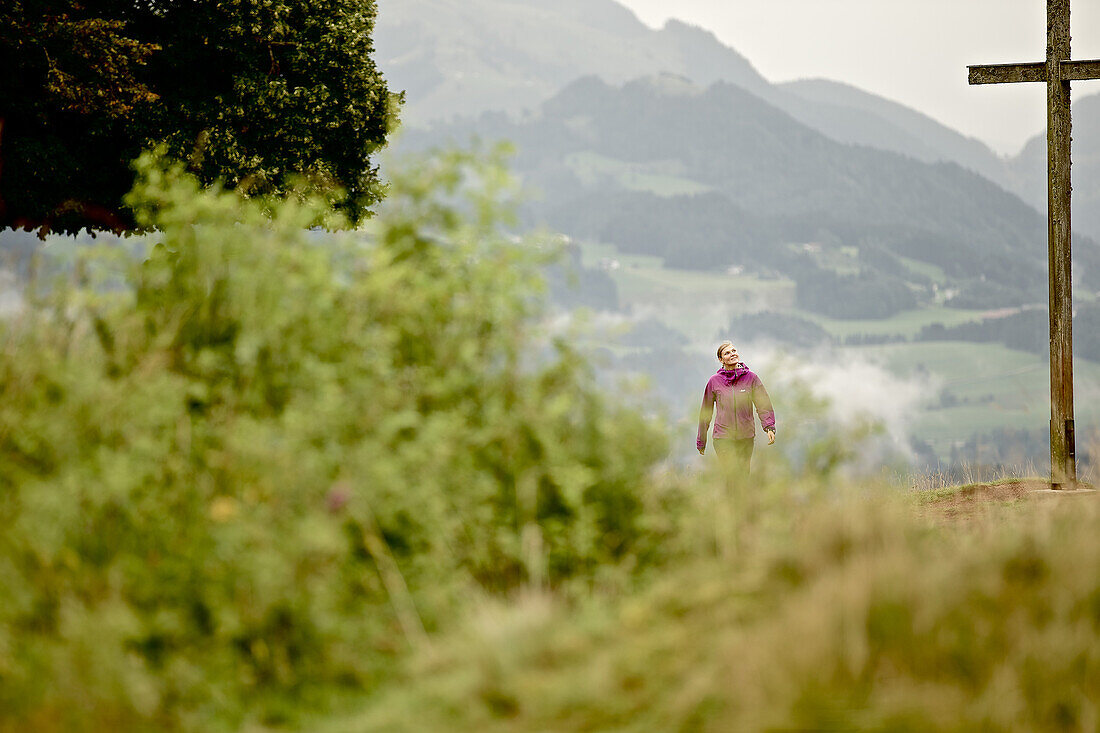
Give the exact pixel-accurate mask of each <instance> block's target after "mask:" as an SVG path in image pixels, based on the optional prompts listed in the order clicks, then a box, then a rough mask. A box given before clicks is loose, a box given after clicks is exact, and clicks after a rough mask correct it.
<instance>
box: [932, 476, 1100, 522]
mask: <svg viewBox="0 0 1100 733" xmlns="http://www.w3.org/2000/svg"><path fill="white" fill-rule="evenodd" d="M1082 488H1083V489H1084V490H1083V491H1070V492H1053V491H1050V484H1049V483H1048V482H1047V481H1045V480H1043V479H1039V478H1025V479H1008V480H1004V481H996V482H993V483H984V484H968V485H966V486H961V487H958V488H953V489H946V490H945V489H941V490H938V491H930V492H928V496H927V497H919V498H918V502H919V505H920V510H921V513H922V514H925V515H927V516H930V517H934V518H939V519H945V520H960V519H961V520H967V519H971V518H973V517H974V516H976V515H978V514H981V513H984V512H986V511H988V510H989V509H990V508H991V507H994V506H998V505H1000V506H1009V505H1012V504H1014V503H1016V502H1021V501H1043V500H1055V501H1074V500H1085V501H1088V500H1090V499H1096V498H1097V497H1098V494H1097V493H1096V490H1095V487H1093V486H1091V485H1084V484H1083V485H1082Z"/></svg>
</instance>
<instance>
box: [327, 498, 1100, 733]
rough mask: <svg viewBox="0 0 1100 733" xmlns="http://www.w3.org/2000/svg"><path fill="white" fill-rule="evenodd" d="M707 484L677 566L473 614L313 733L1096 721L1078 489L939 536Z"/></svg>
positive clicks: (900, 506) (1090, 512)
mask: <svg viewBox="0 0 1100 733" xmlns="http://www.w3.org/2000/svg"><path fill="white" fill-rule="evenodd" d="M808 482H809V483H808ZM707 486H711V487H712V488H715V489H717V487H715V486H714V484H713V483H712V482H700V483H699V484H698V485H697V487H696V488H697V490H699V493H698V494H697V498H696V502H695V504H694V506H693V507H689V508H688V509H686V510H685V511H684V513H683V514H682V515H681V519H682V521H684V524H683V525H682V527H681V531H678V532H677V533H676V537H678V538H681V540H682V541H687V542H692V541H694V543H695V549H694V556H695V559H694V560H693V561H687V562H683V563H679V564H677V565H676V566H675V567H670V568H668V570H667V571H666V572H664V573H662V575H661V577H660V579H659V581H658V582H657V583H656V584H655V585H654V586H653V587H652V588H651V589H649V590H647V591H645V592H643V593H636V594H632V595H629V596H625V597H609V598H608V597H605V598H602V599H600V600H599V601H598V602H595V603H592V604H588V605H587V606H585V607H582V608H579V609H578V608H575V607H571V606H567V605H564V604H561V603H559V602H557V601H555V600H554V599H553V598H550V597H528V598H525V599H522V600H521V602H519V603H516V604H513V605H512V606H510V607H503V606H501V605H500V604H496V603H490V604H486V606H485V607H484V608H483V609H482V611H481V613H480V614H473V615H472V619H473V621H472V622H470V623H467V624H466V625H465V626H464V628H463V630H462V631H461V633H454V634H452V635H451V636H450V637H449V639H448V643H447V644H445V645H442V646H441V648H438V649H437V650H436V651H435V652H434V653H432V654H424V655H421V656H420V659H419V662H418V663H417V664H414V665H411V666H410V667H409V668H408V670H407V671H406V673H405V675H404V676H403V677H402V678H400V679H399V680H397V681H395V683H394V684H393V685H391V686H390V687H389V688H388V689H387V690H386V694H384V695H381V696H379V697H378V698H377V699H375V700H374V701H372V704H370V705H369V706H366V707H365V708H364V709H363V710H362V711H361V712H360V713H358V714H356V715H354V716H350V717H346V718H341V719H337V720H335V721H333V722H330V723H329V724H328V725H327V726H326V725H318V726H317V727H318V729H319V730H323V731H327V730H332V731H336V730H362V731H387V732H390V733H398V732H399V731H422V730H477V731H576V730H617V731H671V730H678V731H701V732H704V731H731V730H891V731H901V730H904V731H963V730H989V731H1021V730H1026V731H1052V730H1065V731H1079V730H1080V731H1084V730H1095V729H1096V726H1097V723H1098V721H1100V704H1098V701H1097V698H1096V690H1098V689H1100V591H1098V589H1097V585H1096V578H1097V577H1098V576H1100V539H1098V538H1097V534H1096V529H1095V528H1096V522H1097V520H1098V519H1100V516H1098V512H1097V506H1096V501H1095V498H1091V499H1090V498H1088V497H1073V498H1064V499H1061V500H1054V499H1051V500H1047V501H1043V500H1038V499H1030V500H1026V499H1025V500H1023V502H1022V503H1019V504H1015V505H1007V506H1006V505H998V504H990V505H987V506H986V507H985V511H981V510H980V508H979V511H978V513H976V514H974V515H971V516H969V517H968V518H967V519H966V521H965V522H963V523H960V524H957V525H952V524H947V525H945V524H943V523H942V522H943V521H944V520H943V519H942V517H941V518H940V519H939V520H938V522H939V523H936V521H937V520H936V519H935V517H934V516H932V514H934V513H930V514H925V513H924V512H925V510H923V509H921V508H920V507H921V506H923V505H924V502H922V501H913V500H912V499H910V498H908V497H905V496H903V495H899V494H897V493H894V494H892V495H890V494H889V493H888V492H884V491H882V487H881V486H879V487H877V488H876V487H872V486H862V487H858V490H855V491H850V492H837V491H835V489H830V490H827V491H822V489H823V488H824V487H827V486H828V484H827V483H826V484H817V483H813V482H812V479H807V480H804V481H800V482H799V481H796V482H793V483H788V482H786V481H785V482H783V483H772V484H770V485H768V486H757V487H756V491H754V492H753V493H751V494H744V495H741V496H736V495H726V496H725V497H724V498H722V499H717V500H715V499H714V498H712V497H713V496H714V493H707V492H706V491H705V488H706V487H707ZM944 496H946V495H944ZM938 498H939V499H942V498H943V496H939V497H938ZM716 501H717V502H718V503H721V502H723V501H725V502H730V503H732V504H733V506H734V508H735V509H736V511H735V512H733V513H732V514H733V516H734V517H736V521H735V523H734V526H733V530H732V536H733V537H734V538H735V539H736V543H735V546H734V548H733V549H732V551H730V552H728V553H726V554H725V555H724V556H717V557H716V556H715V555H714V553H713V552H712V551H711V550H710V548H709V546H708V545H709V540H710V539H711V538H713V537H714V532H713V531H709V532H708V531H707V530H708V527H707V524H708V522H710V521H711V517H713V516H715V515H716V514H718V513H721V512H716V510H715V506H716V504H715V502H716ZM690 517H694V520H692V521H689V520H688V518H690ZM685 549H687V548H685Z"/></svg>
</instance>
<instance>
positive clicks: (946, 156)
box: [777, 79, 1007, 183]
mask: <svg viewBox="0 0 1100 733" xmlns="http://www.w3.org/2000/svg"><path fill="white" fill-rule="evenodd" d="M777 86H778V88H779V89H780V90H782V91H785V92H789V93H791V94H793V95H795V96H797V97H800V98H802V99H804V100H806V101H808V102H813V103H815V106H814V107H812V108H811V109H810V110H807V111H808V112H810V113H812V114H813V117H812V118H809V119H808V118H807V115H803V114H796V113H795V110H794V109H793V108H792V105H789V104H788V105H784V104H780V105H779V106H781V107H783V108H784V109H786V110H787V111H788V112H791V114H792V116H794V117H795V118H796V119H799V120H801V121H802V122H804V123H805V124H807V125H810V126H811V127H814V128H815V129H818V130H820V131H821V132H824V133H825V134H826V135H828V136H829V137H831V138H833V139H834V140H837V141H839V142H848V143H857V144H860V145H870V146H871V147H875V148H881V149H883V150H892V151H894V152H896V153H901V154H902V155H908V156H910V157H913V158H916V159H917V160H923V161H925V162H929V163H934V162H936V161H940V160H949V161H953V162H955V163H958V164H959V165H961V166H963V167H964V168H969V169H971V170H973V171H975V172H977V173H980V174H982V175H983V176H985V177H986V178H988V179H990V180H991V181H994V182H997V183H1002V182H1003V181H1004V180H1005V179H1006V175H1007V171H1006V162H1005V160H1004V159H1003V158H1001V157H999V156H998V155H997V154H996V153H994V152H993V151H992V150H990V149H989V147H988V146H986V145H985V143H983V142H981V141H980V140H976V139H975V138H972V137H966V136H964V135H962V134H960V133H958V132H956V131H954V130H952V129H951V128H949V127H946V126H944V125H942V124H940V123H939V122H936V121H935V120H934V119H932V118H931V117H928V116H927V115H924V114H921V113H920V112H917V111H915V110H913V109H910V108H909V107H906V106H905V105H902V104H898V103H897V102H891V101H890V100H888V99H883V98H882V97H879V96H876V95H874V94H870V93H868V92H865V91H863V90H861V89H857V88H856V87H853V86H849V85H848V84H842V83H840V82H836V81H829V80H827V79H804V80H799V81H793V82H786V83H784V84H779V85H777Z"/></svg>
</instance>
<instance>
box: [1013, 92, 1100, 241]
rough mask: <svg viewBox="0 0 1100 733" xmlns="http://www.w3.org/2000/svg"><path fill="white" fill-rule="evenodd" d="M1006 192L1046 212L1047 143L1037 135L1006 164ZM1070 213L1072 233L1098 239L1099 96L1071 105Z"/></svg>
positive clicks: (1099, 220) (1099, 199)
mask: <svg viewBox="0 0 1100 733" xmlns="http://www.w3.org/2000/svg"><path fill="white" fill-rule="evenodd" d="M1008 168H1009V172H1010V177H1009V179H1008V180H1007V182H1006V186H1007V188H1008V189H1009V190H1010V191H1012V192H1014V193H1015V194H1017V195H1018V196H1020V198H1022V199H1024V200H1025V201H1027V202H1028V203H1029V204H1031V205H1032V206H1034V207H1035V208H1036V209H1038V210H1039V211H1041V212H1044V213H1045V212H1046V210H1047V140H1046V133H1045V132H1043V133H1040V134H1039V135H1036V136H1035V137H1033V138H1032V139H1031V140H1029V141H1028V143H1027V145H1025V146H1024V149H1023V150H1022V151H1021V152H1020V154H1019V155H1018V156H1016V157H1015V158H1013V159H1012V160H1011V161H1009V163H1008ZM1072 175H1073V209H1072V212H1071V217H1072V220H1071V223H1072V225H1073V229H1074V231H1076V232H1080V233H1082V234H1087V235H1088V236H1090V237H1092V238H1094V239H1100V94H1093V95H1091V96H1087V97H1082V98H1080V99H1078V100H1077V101H1076V102H1074V103H1073V169H1072Z"/></svg>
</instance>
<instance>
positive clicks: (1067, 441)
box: [967, 0, 1100, 489]
mask: <svg viewBox="0 0 1100 733" xmlns="http://www.w3.org/2000/svg"><path fill="white" fill-rule="evenodd" d="M1069 3H1070V0H1047V60H1046V61H1045V62H1038V63H1033V64H994V65H986V66H970V67H967V68H969V69H970V83H971V84H1004V83H1008V82H1023V81H1043V82H1046V85H1047V176H1048V178H1049V182H1048V187H1047V259H1048V261H1049V266H1050V484H1051V488H1052V489H1061V488H1067V489H1073V488H1075V487H1076V485H1077V462H1076V455H1075V454H1076V449H1075V447H1074V436H1073V293H1072V292H1071V290H1072V288H1071V283H1070V237H1071V234H1070V232H1071V230H1070V218H1069V213H1070V188H1071V184H1070V173H1069V169H1070V139H1071V138H1070V122H1071V120H1070V103H1069V83H1070V82H1071V81H1077V80H1080V79H1100V60H1095V61H1071V60H1070V52H1069V41H1070V36H1069Z"/></svg>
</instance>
